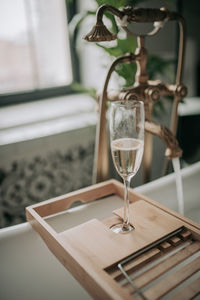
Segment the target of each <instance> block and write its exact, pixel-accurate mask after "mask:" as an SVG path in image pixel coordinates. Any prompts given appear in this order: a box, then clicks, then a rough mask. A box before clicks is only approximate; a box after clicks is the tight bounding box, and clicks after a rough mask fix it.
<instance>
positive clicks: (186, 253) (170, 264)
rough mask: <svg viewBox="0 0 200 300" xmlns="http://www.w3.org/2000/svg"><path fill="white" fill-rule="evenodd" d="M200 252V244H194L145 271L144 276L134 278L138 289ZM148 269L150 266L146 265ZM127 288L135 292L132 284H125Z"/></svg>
mask: <svg viewBox="0 0 200 300" xmlns="http://www.w3.org/2000/svg"><path fill="white" fill-rule="evenodd" d="M199 250H200V242H194V243H192V244H190V245H188V246H186V247H185V248H183V249H181V250H180V251H178V252H176V253H175V254H173V255H172V256H170V257H168V258H167V259H165V260H164V261H162V262H159V264H157V265H156V266H154V267H152V268H151V269H149V270H148V271H145V272H144V273H143V274H142V275H139V276H137V277H136V278H134V283H135V285H136V286H137V287H138V288H143V287H144V286H146V285H148V284H149V283H151V282H152V281H154V280H156V279H157V278H158V277H160V276H161V275H163V274H164V273H166V272H167V271H169V270H170V269H172V268H174V267H175V266H177V265H178V264H179V263H181V262H183V261H184V260H185V259H187V258H188V257H190V256H191V255H193V254H195V253H196V252H198V251H199ZM146 267H148V264H147V265H146ZM124 287H125V288H127V289H129V291H130V292H131V293H133V292H134V290H133V288H132V287H131V286H130V284H125V285H124Z"/></svg>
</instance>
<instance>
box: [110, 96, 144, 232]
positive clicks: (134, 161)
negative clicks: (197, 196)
mask: <svg viewBox="0 0 200 300" xmlns="http://www.w3.org/2000/svg"><path fill="white" fill-rule="evenodd" d="M109 125H110V144H111V152H112V158H113V162H114V166H115V168H116V170H117V172H118V174H119V175H120V176H121V177H122V179H123V181H124V218H123V222H122V223H120V224H116V225H113V226H112V227H111V229H112V230H113V231H114V232H116V233H127V232H130V231H131V230H133V228H134V227H133V226H132V225H131V224H130V221H129V199H128V190H129V187H130V182H131V179H132V177H133V176H134V175H135V174H136V173H137V171H138V169H139V167H140V164H141V161H142V156H143V149H144V105H143V102H141V101H135V100H124V101H115V102H112V103H111V108H110V119H109Z"/></svg>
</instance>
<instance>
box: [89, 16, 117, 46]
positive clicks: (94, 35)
mask: <svg viewBox="0 0 200 300" xmlns="http://www.w3.org/2000/svg"><path fill="white" fill-rule="evenodd" d="M116 38H117V36H116V34H112V33H111V32H110V31H109V30H108V29H107V28H106V26H105V25H104V24H103V22H102V21H99V22H97V23H96V25H95V26H94V27H93V28H92V30H91V31H90V32H89V33H88V34H86V35H85V36H84V37H83V39H84V40H86V41H88V42H104V41H112V40H115V39H116Z"/></svg>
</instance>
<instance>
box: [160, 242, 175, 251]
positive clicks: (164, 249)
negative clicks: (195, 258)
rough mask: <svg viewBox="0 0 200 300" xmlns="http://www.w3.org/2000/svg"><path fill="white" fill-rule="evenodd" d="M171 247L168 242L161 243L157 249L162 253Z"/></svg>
mask: <svg viewBox="0 0 200 300" xmlns="http://www.w3.org/2000/svg"><path fill="white" fill-rule="evenodd" d="M171 247H172V245H171V244H169V243H168V242H163V243H161V244H160V245H159V248H160V249H161V250H163V251H167V250H169V249H170V248H171Z"/></svg>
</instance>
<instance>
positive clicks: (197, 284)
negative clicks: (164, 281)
mask: <svg viewBox="0 0 200 300" xmlns="http://www.w3.org/2000/svg"><path fill="white" fill-rule="evenodd" d="M199 294H200V278H197V279H196V280H194V281H192V282H191V283H190V284H188V285H187V286H186V287H184V288H183V289H182V290H180V291H178V293H176V294H175V295H174V296H173V297H170V300H190V299H193V298H194V297H196V296H197V295H199Z"/></svg>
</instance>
